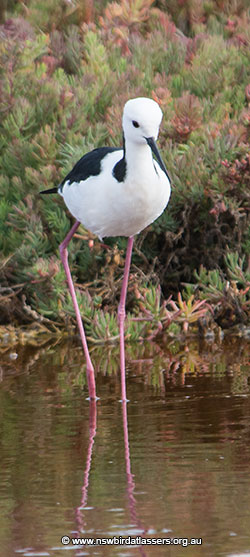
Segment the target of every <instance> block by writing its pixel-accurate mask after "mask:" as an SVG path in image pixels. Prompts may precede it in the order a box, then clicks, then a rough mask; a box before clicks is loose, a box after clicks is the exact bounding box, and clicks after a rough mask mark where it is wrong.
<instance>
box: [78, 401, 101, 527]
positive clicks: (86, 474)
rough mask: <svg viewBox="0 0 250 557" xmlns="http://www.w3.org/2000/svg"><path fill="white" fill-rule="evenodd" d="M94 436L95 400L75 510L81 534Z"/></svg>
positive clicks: (90, 412)
mask: <svg viewBox="0 0 250 557" xmlns="http://www.w3.org/2000/svg"><path fill="white" fill-rule="evenodd" d="M95 434H96V400H94V399H90V402H89V444H88V452H87V459H86V466H85V470H84V480H83V486H82V497H81V504H80V506H79V507H77V509H76V519H77V524H78V531H79V533H81V532H82V530H83V528H84V526H85V522H84V520H83V513H82V510H83V509H84V507H85V506H86V504H87V498H88V485H89V472H90V467H91V460H92V452H93V445H94V439H95Z"/></svg>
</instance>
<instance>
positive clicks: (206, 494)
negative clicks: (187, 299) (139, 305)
mask: <svg viewBox="0 0 250 557" xmlns="http://www.w3.org/2000/svg"><path fill="white" fill-rule="evenodd" d="M249 356H250V347H249V345H247V344H242V343H240V342H239V340H238V341H236V342H235V343H234V342H233V341H232V342H230V343H228V344H227V345H221V346H217V347H216V346H205V347H202V346H197V345H196V344H189V345H188V346H184V345H183V346H180V345H177V344H176V345H175V344H174V343H173V344H172V345H171V346H161V347H160V346H157V345H156V344H152V343H151V344H147V345H145V346H144V345H135V346H132V347H127V391H128V398H129V403H128V404H127V405H124V404H121V403H120V402H119V398H120V383H119V351H118V347H116V346H115V347H109V348H106V347H101V348H99V349H96V350H93V354H92V357H93V361H94V363H95V367H96V370H97V391H98V395H99V396H100V400H98V402H97V404H94V403H92V404H90V403H89V401H88V400H87V392H86V390H85V375H84V361H83V356H82V352H81V349H80V347H79V346H74V345H73V344H66V345H63V346H62V345H61V346H53V345H51V346H47V347H44V348H40V349H39V350H36V349H25V348H21V347H20V348H17V349H15V351H12V352H11V351H6V353H5V354H3V355H2V358H1V367H0V373H1V383H0V414H1V425H0V433H1V445H0V455H1V462H2V465H1V472H0V516H1V520H0V555H1V557H7V556H12V555H15V556H18V555H20V556H22V557H32V556H39V555H41V556H46V555H48V556H55V557H57V556H58V557H59V556H64V557H65V555H75V556H78V557H80V556H81V555H101V556H102V555H104V556H106V555H111V554H112V555H113V554H114V555H117V556H125V557H126V556H127V557H130V556H137V555H138V556H139V555H143V556H151V555H156V554H157V555H159V556H163V555H166V556H171V557H173V556H174V557H175V556H179V555H185V556H186V557H193V556H194V557H200V556H201V555H202V556H203V555H204V556H213V557H214V556H228V557H229V556H230V557H232V556H240V555H245V556H246V555H250V382H249V377H250V358H249ZM62 536H68V537H69V538H73V537H79V538H82V537H85V538H91V537H94V538H96V537H98V538H107V537H115V540H116V543H115V544H114V545H112V548H110V547H109V546H107V545H102V546H95V547H93V546H92V547H88V546H87V545H85V546H84V545H81V546H79V547H76V546H74V545H72V542H70V543H69V544H66V545H63V544H62V543H61V538H62ZM128 536H131V538H136V537H137V536H141V538H150V539H151V540H152V539H153V538H159V539H161V540H163V539H166V538H171V539H173V538H174V541H173V540H172V545H164V546H163V545H158V546H157V548H156V546H155V545H141V546H140V547H136V546H134V545H131V544H130V545H127V544H128ZM121 537H122V538H123V540H121V539H119V538H121ZM177 538H182V539H184V540H183V541H182V542H179V543H178V545H177V541H178V540H176V539H177ZM190 538H197V539H198V541H199V544H197V545H193V544H192V545H187V546H186V543H187V541H186V539H189V540H190ZM200 538H202V545H200V542H201V540H200ZM125 539H126V543H125ZM117 540H118V541H119V544H118V543H117ZM66 541H67V540H66ZM137 541H138V540H137ZM122 542H123V544H122ZM130 542H131V539H130ZM113 543H114V542H113ZM151 543H152V542H151ZM165 543H166V542H165Z"/></svg>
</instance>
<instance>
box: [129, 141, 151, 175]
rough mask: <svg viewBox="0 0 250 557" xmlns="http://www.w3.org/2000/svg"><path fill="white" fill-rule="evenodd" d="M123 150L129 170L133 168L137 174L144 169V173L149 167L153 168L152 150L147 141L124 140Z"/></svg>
mask: <svg viewBox="0 0 250 557" xmlns="http://www.w3.org/2000/svg"><path fill="white" fill-rule="evenodd" d="M123 150H124V158H125V160H126V165H127V169H128V171H129V170H132V171H133V174H136V173H137V172H139V173H140V172H142V169H143V173H145V171H146V170H147V168H148V169H151V168H152V152H151V149H150V147H149V146H148V145H147V143H146V142H145V144H144V143H143V144H134V143H132V142H130V141H127V142H126V141H124V143H123Z"/></svg>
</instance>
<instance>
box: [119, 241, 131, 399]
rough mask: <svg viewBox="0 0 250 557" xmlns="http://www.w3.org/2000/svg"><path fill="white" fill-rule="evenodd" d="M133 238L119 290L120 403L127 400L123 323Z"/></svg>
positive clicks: (129, 244)
mask: <svg viewBox="0 0 250 557" xmlns="http://www.w3.org/2000/svg"><path fill="white" fill-rule="evenodd" d="M133 243H134V237H133V236H130V237H129V239H128V245H127V252H126V260H125V268H124V277H123V283H122V290H121V298H120V303H119V306H118V320H119V326H120V363H121V391H122V402H125V401H126V400H127V397H126V374H125V346H124V321H125V317H126V311H125V303H126V295H127V288H128V277H129V269H130V262H131V255H132V249H133Z"/></svg>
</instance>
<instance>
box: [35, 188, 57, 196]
mask: <svg viewBox="0 0 250 557" xmlns="http://www.w3.org/2000/svg"><path fill="white" fill-rule="evenodd" d="M39 193H41V194H42V195H43V194H47V193H58V188H50V190H43V191H39Z"/></svg>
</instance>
